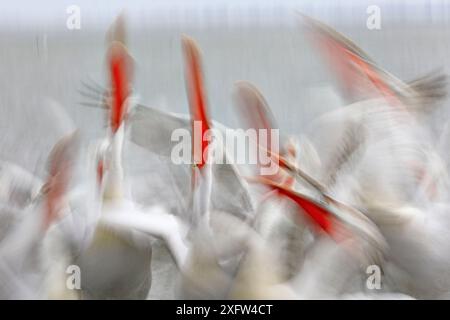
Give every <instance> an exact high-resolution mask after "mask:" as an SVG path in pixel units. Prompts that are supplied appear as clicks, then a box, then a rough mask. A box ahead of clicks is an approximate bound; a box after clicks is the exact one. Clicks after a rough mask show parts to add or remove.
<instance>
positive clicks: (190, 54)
mask: <svg viewBox="0 0 450 320" xmlns="http://www.w3.org/2000/svg"><path fill="white" fill-rule="evenodd" d="M182 42H183V49H184V59H185V76H186V89H187V93H188V98H189V109H190V114H191V121H192V157H193V163H194V164H195V165H196V166H197V167H198V168H199V169H202V167H203V166H204V164H205V162H206V161H207V159H205V158H206V156H207V154H206V152H205V151H206V149H207V147H208V145H209V141H208V140H207V139H204V138H205V133H206V132H207V131H208V130H209V129H210V128H211V124H210V120H209V115H208V106H207V99H206V94H205V86H204V80H203V73H202V67H201V55H200V51H199V49H198V47H197V44H196V43H195V41H194V40H192V39H191V38H188V37H183V40H182ZM198 128H200V130H198ZM196 131H200V132H199V133H200V134H196Z"/></svg>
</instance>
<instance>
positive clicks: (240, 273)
mask: <svg viewBox="0 0 450 320" xmlns="http://www.w3.org/2000/svg"><path fill="white" fill-rule="evenodd" d="M301 20H302V22H303V25H304V26H305V28H306V31H307V34H308V36H309V38H308V39H310V40H311V43H312V44H313V47H315V48H316V49H317V50H318V51H319V52H320V53H321V55H322V56H323V58H324V62H325V63H328V64H329V66H330V67H331V68H330V69H331V70H332V71H333V72H334V73H335V74H336V76H337V79H338V80H339V85H340V87H341V88H342V93H343V96H344V97H345V99H347V100H348V101H349V105H346V106H342V107H341V108H338V109H336V110H333V111H331V112H327V113H325V114H323V115H321V116H319V117H318V118H317V119H315V120H314V121H313V122H312V123H311V125H310V128H309V129H308V130H306V131H305V133H304V134H303V135H301V136H297V137H293V136H287V135H286V134H284V133H283V132H282V134H281V135H280V136H279V140H280V141H279V145H280V147H279V150H274V149H272V147H271V146H272V145H271V144H270V143H267V141H259V140H257V141H251V143H253V144H256V147H257V149H258V150H259V151H260V152H264V153H265V154H266V155H268V156H269V158H270V159H271V160H272V161H273V163H276V164H277V168H276V169H277V170H276V173H275V174H270V175H262V174H260V172H261V171H260V167H261V164H258V163H257V164H256V165H255V164H254V165H245V164H235V163H228V162H225V163H224V161H222V162H220V161H217V160H223V159H217V158H218V157H222V158H223V157H227V154H228V151H227V146H226V145H221V144H220V143H212V142H211V141H208V140H202V141H200V142H199V141H192V146H194V145H196V144H197V145H199V146H200V150H198V148H197V149H195V148H192V151H191V153H192V154H191V155H192V157H193V158H194V157H195V156H198V154H195V153H196V152H200V153H201V154H200V158H199V159H200V161H198V162H195V163H194V164H193V165H180V172H181V173H180V172H174V173H173V179H167V181H166V185H164V186H162V187H163V188H165V189H167V190H170V191H169V192H170V193H171V194H173V202H175V203H176V204H175V205H174V204H173V203H164V201H161V202H160V203H158V204H153V205H145V204H144V203H141V202H140V201H138V200H137V199H136V198H135V196H134V195H135V192H133V188H134V187H135V188H136V186H135V185H134V184H133V179H132V177H130V175H129V173H128V172H127V170H126V168H127V165H126V164H125V163H124V162H125V161H126V159H127V158H126V157H125V153H126V152H127V150H128V148H127V146H128V145H130V144H135V145H137V146H139V147H141V148H143V150H145V152H148V153H153V154H155V155H157V156H158V159H159V161H161V162H166V163H168V162H171V151H172V149H173V146H174V144H175V143H174V141H173V140H172V139H171V136H172V133H173V132H174V130H176V129H179V128H183V129H186V130H189V131H192V128H193V123H194V122H198V123H201V125H202V133H204V132H205V131H206V130H208V129H212V128H214V129H215V130H216V132H219V134H220V133H223V134H225V131H226V130H227V129H230V128H226V127H225V126H224V125H222V124H221V123H219V122H217V121H213V120H212V119H210V117H209V110H208V99H207V91H206V88H205V83H204V78H203V71H202V64H201V53H200V50H199V48H198V46H197V44H196V43H195V41H194V40H192V39H191V38H189V37H186V36H184V37H183V38H182V50H183V53H184V65H185V81H186V90H187V93H188V98H189V99H188V104H189V112H187V113H186V115H183V114H174V113H167V112H163V111H161V110H158V109H153V108H150V107H147V106H144V105H141V104H139V103H138V101H137V98H136V96H135V95H134V93H133V90H132V77H133V75H132V71H133V70H132V69H133V59H132V57H131V55H130V54H129V52H128V50H127V47H126V37H125V25H124V19H123V17H119V18H118V19H117V20H116V22H115V23H114V24H113V26H112V27H111V30H110V31H109V33H108V43H109V47H108V50H107V55H106V57H107V62H108V72H109V73H108V78H109V87H108V89H104V88H103V87H102V86H100V85H97V84H92V83H91V84H87V83H83V91H81V93H82V95H83V96H85V97H90V98H92V99H94V101H90V102H87V103H85V105H89V106H94V107H98V108H102V109H104V112H105V113H106V114H107V124H106V130H105V135H104V137H103V138H102V139H100V140H97V141H91V142H90V143H89V145H88V146H87V147H82V145H81V144H80V138H79V134H78V132H77V130H73V131H72V130H71V132H70V133H69V134H67V135H64V136H63V137H61V139H60V140H59V141H58V143H57V144H56V145H55V146H54V147H53V149H52V151H51V152H50V154H49V155H48V157H47V159H48V160H47V176H46V177H44V178H43V179H42V178H41V177H37V176H35V175H34V174H32V173H30V172H28V171H26V170H25V169H23V168H21V167H19V166H18V165H16V164H14V163H9V162H6V161H3V162H2V163H1V167H0V203H1V210H0V298H2V299H145V298H147V297H148V296H149V293H150V292H151V290H152V245H153V244H154V243H155V239H159V241H162V242H163V243H164V245H165V246H166V247H167V249H168V251H169V252H170V255H171V261H173V263H174V265H176V269H174V270H175V271H174V272H173V274H170V277H172V278H173V279H175V280H174V282H175V284H176V285H175V286H174V288H172V289H173V290H174V296H175V297H177V298H180V299H445V298H450V253H449V252H450V233H449V231H450V202H449V201H450V199H449V197H448V195H449V194H450V181H449V177H448V165H449V162H448V161H449V160H450V159H448V158H447V157H446V155H447V150H446V149H445V148H446V147H447V146H449V144H448V137H449V136H448V133H447V131H446V130H444V132H443V133H442V134H441V135H440V136H439V137H438V138H437V139H436V138H434V137H433V135H432V132H431V131H432V130H431V129H432V128H430V127H429V125H427V122H426V121H424V115H425V114H426V113H428V112H430V111H431V109H432V108H435V107H436V106H437V105H438V103H439V102H441V101H442V100H444V98H445V95H446V88H445V85H446V83H445V77H444V76H442V75H440V74H430V75H427V76H425V77H422V78H419V79H418V80H415V81H412V82H408V83H406V82H404V81H402V80H400V79H398V78H396V77H395V76H393V75H392V74H390V73H388V72H387V71H385V70H383V69H382V68H381V67H380V66H379V65H377V64H376V63H375V62H374V60H372V58H371V57H369V56H368V55H367V54H366V53H365V52H363V51H362V50H361V49H360V48H359V47H357V45H355V44H354V43H353V42H352V41H350V40H349V39H347V38H346V37H344V36H343V35H341V34H340V33H338V32H336V31H335V30H333V29H332V28H330V27H328V26H326V25H324V24H323V23H321V22H318V21H316V20H314V19H312V18H309V17H306V16H302V17H301ZM213 76H214V75H211V77H213ZM233 98H234V99H233V102H234V105H235V106H236V110H237V112H238V114H239V116H240V118H241V119H242V121H243V123H242V128H245V129H255V130H262V129H265V130H268V131H267V132H272V131H271V130H272V129H279V128H278V126H277V124H276V120H275V117H274V116H273V114H272V113H271V111H270V108H269V106H268V104H267V102H266V100H265V99H264V97H263V95H262V93H261V92H259V90H258V89H257V88H256V87H255V86H254V85H253V84H251V83H249V82H246V81H239V82H237V83H236V86H235V90H234V96H233ZM55 114H57V115H58V117H59V118H58V119H60V121H65V119H63V118H65V117H66V116H65V114H64V111H63V110H59V109H58V110H56V109H55ZM270 138H273V139H275V137H271V136H270V135H269V139H270ZM192 139H193V140H194V139H195V136H194V138H192ZM219 149H220V151H221V152H217V151H218V150H219ZM207 160H208V161H207ZM179 173H180V174H179ZM139 188H142V186H139ZM139 191H142V190H139ZM153 196H156V197H157V196H158V195H153ZM368 270H375V271H376V270H378V271H379V272H378V273H377V272H375V273H374V274H372V273H368V272H367V271H368ZM373 277H379V279H375V280H374V278H373ZM371 281H375V282H376V283H378V285H377V286H375V287H374V286H372V285H371ZM155 295H156V296H157V293H156V294H153V296H155Z"/></svg>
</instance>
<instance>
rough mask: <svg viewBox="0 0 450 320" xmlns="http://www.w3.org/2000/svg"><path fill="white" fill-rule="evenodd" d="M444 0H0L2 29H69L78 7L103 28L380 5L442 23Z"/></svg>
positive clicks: (356, 14)
mask: <svg viewBox="0 0 450 320" xmlns="http://www.w3.org/2000/svg"><path fill="white" fill-rule="evenodd" d="M449 2H450V1H446V0H408V1H400V0H345V1H343V0H341V1H339V0H315V1H311V0H297V1H293V0H285V1H283V0H281V1H280V0H278V1H275V0H192V1H189V0H185V1H180V0H128V1H124V0H120V1H119V0H99V1H90V0H41V1H33V0H16V1H7V0H2V1H1V3H0V26H2V27H8V28H18V29H22V28H23V29H27V28H30V27H31V28H34V27H52V26H57V25H65V21H66V19H67V17H68V14H67V13H66V9H67V7H68V6H70V5H78V6H79V7H80V9H81V18H82V24H83V25H84V26H87V27H94V28H95V27H101V28H103V27H104V26H107V25H109V24H110V22H111V20H112V19H113V18H114V17H115V16H116V15H117V14H118V13H119V12H121V11H122V10H124V11H125V12H126V14H127V16H128V18H129V21H131V23H130V26H131V28H133V24H135V26H137V25H139V24H142V23H146V24H149V25H163V26H165V25H170V24H181V25H193V26H205V25H210V24H219V25H220V24H227V25H229V26H233V25H239V24H266V25H270V24H273V23H277V24H279V23H282V24H291V23H294V20H295V18H294V17H293V15H292V14H291V13H292V12H293V10H301V11H302V12H304V13H306V14H309V15H311V16H314V17H317V18H320V19H323V20H326V21H330V20H331V21H332V20H334V19H338V20H340V21H341V22H342V21H343V22H351V21H352V20H353V19H358V18H364V15H365V14H366V12H365V10H366V8H367V7H368V6H369V5H378V6H379V7H380V8H381V12H382V15H383V18H385V19H393V20H400V21H419V22H425V23H429V22H441V21H448V20H449V19H450V13H449V11H450V3H449Z"/></svg>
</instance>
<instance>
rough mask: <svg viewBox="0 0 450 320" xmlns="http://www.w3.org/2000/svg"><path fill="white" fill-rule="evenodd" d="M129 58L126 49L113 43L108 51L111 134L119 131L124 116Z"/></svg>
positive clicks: (125, 111)
mask: <svg viewBox="0 0 450 320" xmlns="http://www.w3.org/2000/svg"><path fill="white" fill-rule="evenodd" d="M130 62H131V58H130V56H129V54H128V52H127V50H126V48H125V47H124V46H123V45H122V44H121V43H119V42H114V43H113V44H112V45H111V47H110V50H109V69H110V79H111V98H112V101H111V111H110V112H111V113H110V126H111V130H112V132H113V133H115V132H116V131H117V129H119V127H120V125H121V124H122V122H123V120H124V118H125V116H126V114H127V111H128V110H127V106H126V104H125V100H126V99H127V98H128V96H129V95H130V92H131V89H130V71H131V70H130V68H131V63H130Z"/></svg>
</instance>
